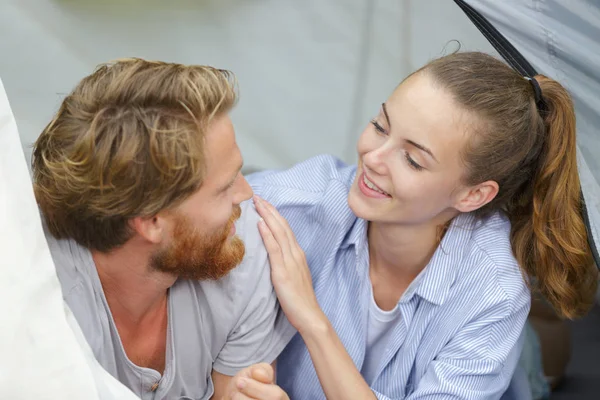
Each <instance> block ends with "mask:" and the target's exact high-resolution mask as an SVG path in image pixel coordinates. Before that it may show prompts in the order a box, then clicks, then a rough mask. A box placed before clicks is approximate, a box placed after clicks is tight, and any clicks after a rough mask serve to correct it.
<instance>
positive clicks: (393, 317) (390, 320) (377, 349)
mask: <svg viewBox="0 0 600 400" xmlns="http://www.w3.org/2000/svg"><path fill="white" fill-rule="evenodd" d="M401 317H402V316H401V315H400V309H399V308H398V305H397V304H396V307H394V308H393V309H392V310H390V311H383V310H382V309H381V308H379V306H377V303H375V298H374V297H373V288H371V301H370V302H369V322H368V326H367V349H366V352H365V361H364V363H363V366H362V371H361V374H362V376H363V377H364V378H365V380H366V381H367V383H368V384H369V385H370V384H371V383H372V381H373V379H374V378H375V374H376V373H377V368H378V367H379V362H380V361H381V358H382V357H383V354H384V353H385V348H386V346H387V344H388V341H389V337H390V334H391V333H392V330H393V328H394V327H395V326H396V325H397V324H398V322H400V318H401Z"/></svg>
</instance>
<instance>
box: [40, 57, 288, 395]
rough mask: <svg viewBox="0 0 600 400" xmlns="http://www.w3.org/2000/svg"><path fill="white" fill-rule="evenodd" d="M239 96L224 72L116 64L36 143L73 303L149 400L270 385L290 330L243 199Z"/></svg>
mask: <svg viewBox="0 0 600 400" xmlns="http://www.w3.org/2000/svg"><path fill="white" fill-rule="evenodd" d="M235 98H236V96H235V92H234V88H233V85H232V83H231V80H230V79H229V73H228V72H227V71H222V70H217V69H214V68H210V67H202V66H184V65H179V64H168V63H162V62H148V61H144V60H139V59H128V60H122V61H118V62H115V63H112V64H109V65H104V66H101V67H100V68H98V69H97V70H96V71H95V72H94V73H93V74H92V75H90V76H88V77H86V78H85V79H83V80H82V81H81V82H80V83H79V85H78V86H77V87H76V88H75V89H74V90H73V92H72V93H71V94H69V95H68V96H67V97H66V99H65V100H64V102H63V103H62V105H61V107H60V109H59V111H58V113H57V115H56V116H55V117H54V119H53V120H52V121H51V122H50V124H49V125H48V126H47V127H46V128H45V129H44V131H43V132H42V134H41V135H40V137H39V139H38V140H37V142H36V144H35V148H34V152H33V176H34V190H35V194H36V198H37V201H38V204H39V207H40V209H41V212H42V214H43V219H44V221H45V229H46V231H47V239H48V244H49V246H50V249H51V253H52V256H53V259H54V262H55V264H56V269H57V274H58V277H59V280H60V282H61V287H62V291H63V296H64V299H65V301H66V302H67V304H68V305H69V307H70V308H71V309H72V311H73V313H74V315H75V317H76V319H77V321H78V323H79V325H80V326H81V329H82V331H83V333H84V335H85V337H86V339H87V341H88V342H89V344H90V346H91V348H92V350H93V352H94V354H95V357H96V358H97V359H98V361H99V362H100V364H101V365H102V366H103V367H104V368H105V369H106V370H107V371H108V372H109V373H111V374H112V375H113V376H115V377H116V378H118V379H119V380H120V381H121V382H123V383H124V384H125V385H126V386H128V387H129V388H130V389H131V390H132V391H133V392H134V393H135V394H136V395H138V396H139V397H140V398H142V399H207V398H210V397H211V396H213V398H217V399H220V398H222V397H229V396H230V395H231V392H230V391H232V390H236V387H237V384H240V382H241V381H243V380H242V379H241V378H239V377H238V380H237V381H232V380H231V377H232V376H234V375H235V374H236V373H239V376H240V377H242V378H243V377H249V378H252V379H258V380H261V379H262V381H263V382H265V383H267V384H272V382H273V376H272V370H270V367H269V365H268V363H272V362H274V360H275V359H276V358H277V356H278V355H279V353H280V351H281V350H282V349H283V347H284V346H285V345H286V344H287V342H288V341H289V339H290V338H291V336H292V335H293V334H294V331H293V329H292V328H291V327H290V325H289V324H288V323H287V320H286V319H285V317H284V316H283V314H282V313H281V311H280V308H279V305H278V303H277V298H276V296H275V293H274V290H273V287H272V285H271V282H270V269H269V264H268V259H267V253H266V251H265V249H264V247H263V244H262V240H261V238H260V235H259V233H258V230H257V226H256V224H257V222H258V220H259V217H258V216H257V214H256V212H255V210H254V209H253V208H252V206H251V204H250V202H244V201H245V200H248V199H250V197H251V196H252V190H251V189H250V186H249V185H248V183H247V182H246V180H245V179H244V177H243V176H242V175H241V173H240V170H241V168H242V157H241V154H240V150H239V148H238V146H237V144H236V141H235V133H234V130H233V126H232V123H231V120H230V118H229V116H228V112H229V111H230V109H231V108H232V107H233V105H234V103H235ZM238 218H241V222H243V223H241V224H239V225H238V230H237V231H236V224H235V222H236V220H237V219H238ZM260 362H262V363H267V364H265V365H262V366H257V367H252V368H255V370H254V371H252V370H251V369H246V370H243V369H244V368H246V367H249V366H250V365H251V364H255V363H260ZM256 368H258V370H256ZM257 371H258V375H256V374H255V373H256V372H257ZM261 374H262V375H261ZM256 376H258V378H256ZM265 376H266V377H265ZM261 377H262V378H261ZM213 384H214V393H213ZM273 387H274V388H275V389H278V388H276V387H275V385H273Z"/></svg>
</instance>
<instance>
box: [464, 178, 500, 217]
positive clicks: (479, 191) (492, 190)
mask: <svg viewBox="0 0 600 400" xmlns="http://www.w3.org/2000/svg"><path fill="white" fill-rule="evenodd" d="M498 190H499V186H498V183H496V182H495V181H486V182H483V183H480V184H479V185H476V186H471V187H469V188H465V189H464V190H463V191H462V193H461V195H460V196H459V198H458V202H457V203H456V204H455V206H454V208H456V209H457V210H458V211H460V212H464V213H467V212H471V211H475V210H478V209H480V208H481V207H483V206H485V205H486V204H488V203H489V202H491V201H492V200H494V198H495V197H496V195H497V194H498Z"/></svg>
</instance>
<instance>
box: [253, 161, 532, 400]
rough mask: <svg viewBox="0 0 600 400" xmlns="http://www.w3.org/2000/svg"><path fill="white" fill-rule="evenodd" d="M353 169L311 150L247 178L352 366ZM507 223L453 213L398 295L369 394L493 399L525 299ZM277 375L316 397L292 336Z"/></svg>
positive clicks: (516, 347) (366, 297) (517, 343)
mask: <svg viewBox="0 0 600 400" xmlns="http://www.w3.org/2000/svg"><path fill="white" fill-rule="evenodd" d="M355 173H356V167H354V166H346V165H344V164H343V163H341V162H340V161H339V160H337V159H335V158H333V157H331V156H318V157H315V158H312V159H310V160H307V161H305V162H302V163H300V164H298V165H296V166H294V167H293V168H291V169H289V170H287V171H265V172H260V173H256V174H253V175H250V176H248V181H249V182H250V184H251V186H252V187H253V189H254V191H255V192H256V194H258V195H259V196H261V197H263V198H265V199H267V200H268V201H269V202H271V203H272V204H273V205H274V206H275V207H277V209H278V210H279V211H280V212H281V214H282V215H283V216H284V217H285V218H286V219H287V220H288V222H289V224H290V226H291V228H292V230H293V231H294V233H295V234H296V238H297V239H298V242H299V244H300V246H301V247H302V248H303V249H304V251H305V253H306V258H307V260H308V264H309V266H310V269H311V273H312V277H313V283H314V288H315V293H316V296H317V299H318V301H319V304H320V305H321V308H322V309H323V311H324V312H325V314H326V315H327V317H328V318H329V320H330V321H331V324H332V325H333V327H334V328H335V330H336V332H337V334H338V335H339V337H340V339H341V341H342V342H343V344H344V346H345V347H346V350H347V351H348V353H349V354H350V357H351V358H352V360H353V361H354V364H355V365H356V367H357V368H358V370H361V368H362V365H363V362H364V359H365V351H366V340H367V326H366V324H367V320H368V319H367V317H368V309H369V301H370V296H371V294H370V288H369V285H370V280H369V274H368V272H369V271H368V270H369V251H368V243H367V236H366V227H367V223H366V221H364V220H362V219H359V218H357V217H356V216H355V215H354V214H353V213H352V211H351V210H350V208H349V207H348V203H347V195H348V190H349V188H350V185H351V183H352V181H353V179H354V176H355ZM509 233H510V224H509V222H508V221H507V219H506V218H504V217H503V216H500V215H494V216H492V217H490V218H488V219H487V220H485V221H478V220H476V219H475V218H474V217H473V216H472V215H469V214H462V215H460V216H458V217H457V218H455V219H454V221H453V222H452V224H451V226H450V228H449V229H448V231H447V233H446V235H445V236H444V238H443V240H442V242H441V244H440V247H439V248H438V249H437V251H436V252H435V254H434V255H433V258H432V259H431V261H430V263H429V264H428V266H427V267H426V268H425V270H424V271H423V273H422V278H421V279H419V281H418V282H415V283H416V284H415V285H411V286H410V287H409V288H408V289H407V291H406V292H405V293H404V295H403V296H402V298H401V299H400V302H399V304H398V306H399V308H400V312H401V315H402V317H401V319H400V322H399V323H398V325H397V326H395V327H394V328H393V330H392V333H391V335H390V338H389V342H388V345H387V347H386V348H385V352H384V353H383V354H382V355H381V362H380V365H379V368H378V369H377V372H376V374H375V377H374V380H373V382H372V384H371V388H372V390H373V392H374V393H375V394H376V395H377V397H378V398H379V399H411V400H416V399H420V400H425V399H427V400H433V399H499V398H500V396H501V395H502V393H503V392H504V391H505V390H506V388H507V386H508V384H509V382H510V379H511V376H512V374H513V372H514V370H515V368H516V365H517V361H518V359H519V355H520V352H521V347H522V340H521V339H520V338H521V333H522V331H523V326H524V324H525V320H526V318H527V314H528V312H529V306H530V293H529V290H528V288H527V285H526V283H525V281H524V279H523V276H522V274H521V271H520V270H519V267H518V265H517V262H516V260H515V258H514V256H513V255H512V251H511V246H510V241H509ZM277 378H278V383H279V385H281V386H282V388H283V389H284V390H286V391H287V393H288V394H289V395H290V398H292V399H294V400H297V399H323V398H325V395H324V393H323V391H322V389H321V386H320V384H319V380H318V378H317V375H316V372H315V370H314V367H313V364H312V361H311V359H310V356H309V354H308V351H307V349H306V346H305V345H304V342H303V341H302V338H301V337H300V336H299V335H296V336H295V337H294V339H293V340H292V341H291V342H290V344H289V345H288V346H287V348H286V349H285V350H284V352H283V353H282V354H281V356H280V357H279V359H278V362H277Z"/></svg>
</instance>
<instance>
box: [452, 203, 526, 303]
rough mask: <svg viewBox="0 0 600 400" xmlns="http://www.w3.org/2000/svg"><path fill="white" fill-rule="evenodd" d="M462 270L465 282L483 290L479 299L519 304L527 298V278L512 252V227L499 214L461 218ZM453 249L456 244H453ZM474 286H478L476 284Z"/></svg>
mask: <svg viewBox="0 0 600 400" xmlns="http://www.w3.org/2000/svg"><path fill="white" fill-rule="evenodd" d="M463 221H464V222H465V224H466V225H467V227H463V229H465V228H466V230H467V232H466V233H465V235H464V238H465V239H466V240H464V243H462V248H463V253H462V254H463V262H462V263H461V264H462V265H463V268H462V269H461V273H462V274H463V279H464V280H465V281H472V283H473V285H472V286H471V287H472V288H475V287H479V288H481V289H482V294H481V295H482V296H484V297H494V296H495V297H496V300H502V301H509V302H515V301H516V302H519V303H520V302H521V301H523V298H524V297H528V296H529V290H528V285H527V282H526V277H525V276H524V274H523V272H522V270H521V268H520V266H519V263H518V261H517V260H516V258H515V256H514V253H513V251H512V245H511V241H510V232H511V226H510V221H509V220H508V218H507V217H506V216H505V215H504V214H502V213H495V214H492V215H490V216H488V217H486V218H482V219H477V218H475V217H474V216H471V217H469V218H464V219H463ZM455 245H456V244H455ZM475 283H477V284H475Z"/></svg>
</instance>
